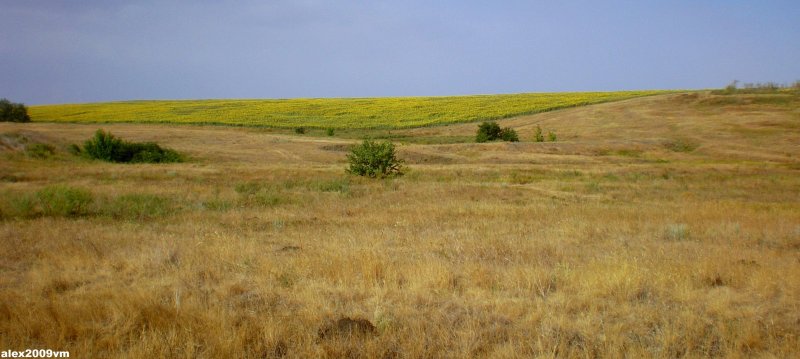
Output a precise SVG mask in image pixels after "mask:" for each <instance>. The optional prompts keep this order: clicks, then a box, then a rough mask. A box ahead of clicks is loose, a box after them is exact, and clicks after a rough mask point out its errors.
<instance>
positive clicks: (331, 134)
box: [325, 128, 333, 136]
mask: <svg viewBox="0 0 800 359" xmlns="http://www.w3.org/2000/svg"><path fill="white" fill-rule="evenodd" d="M325 132H326V133H327V134H328V136H333V129H332V128H329V129H327V130H326V131H325Z"/></svg>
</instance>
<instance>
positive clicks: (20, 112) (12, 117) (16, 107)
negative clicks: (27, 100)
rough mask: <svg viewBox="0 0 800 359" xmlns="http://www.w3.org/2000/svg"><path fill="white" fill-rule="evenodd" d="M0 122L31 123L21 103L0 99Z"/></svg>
mask: <svg viewBox="0 0 800 359" xmlns="http://www.w3.org/2000/svg"><path fill="white" fill-rule="evenodd" d="M0 122H31V117H30V116H28V108H27V107H25V105H23V104H21V103H14V102H11V101H9V100H6V99H4V98H3V99H0Z"/></svg>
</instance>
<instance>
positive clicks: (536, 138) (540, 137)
mask: <svg viewBox="0 0 800 359" xmlns="http://www.w3.org/2000/svg"><path fill="white" fill-rule="evenodd" d="M533 140H534V141H536V142H544V134H542V128H541V127H539V125H536V132H534V134H533Z"/></svg>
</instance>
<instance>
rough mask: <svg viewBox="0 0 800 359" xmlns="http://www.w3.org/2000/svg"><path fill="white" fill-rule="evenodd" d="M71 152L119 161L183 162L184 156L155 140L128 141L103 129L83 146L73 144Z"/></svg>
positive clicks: (104, 159) (109, 160)
mask: <svg viewBox="0 0 800 359" xmlns="http://www.w3.org/2000/svg"><path fill="white" fill-rule="evenodd" d="M70 152H73V153H81V154H83V155H85V156H87V157H89V158H94V159H99V160H103V161H108V162H119V163H165V162H183V156H181V155H180V154H179V153H178V152H175V151H174V150H171V149H168V148H162V147H161V146H159V145H158V144H156V143H154V142H127V141H124V140H122V139H120V138H117V137H114V135H112V134H111V133H107V132H105V131H103V130H97V132H96V133H95V134H94V137H92V138H91V139H89V140H87V141H86V142H84V144H83V148H80V147H78V146H73V147H71V149H70Z"/></svg>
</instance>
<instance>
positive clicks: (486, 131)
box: [475, 121, 519, 142]
mask: <svg viewBox="0 0 800 359" xmlns="http://www.w3.org/2000/svg"><path fill="white" fill-rule="evenodd" d="M497 140H503V141H508V142H517V141H519V136H517V131H514V129H512V128H509V127H506V128H500V125H498V124H497V122H494V121H486V122H484V123H481V124H480V125H478V133H477V134H476V135H475V142H488V141H497Z"/></svg>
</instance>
